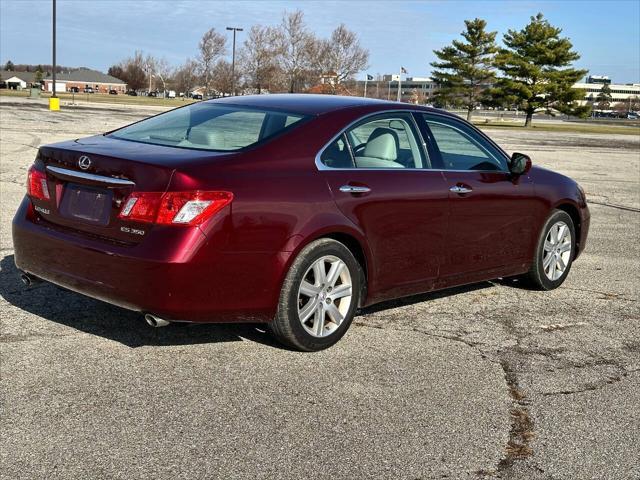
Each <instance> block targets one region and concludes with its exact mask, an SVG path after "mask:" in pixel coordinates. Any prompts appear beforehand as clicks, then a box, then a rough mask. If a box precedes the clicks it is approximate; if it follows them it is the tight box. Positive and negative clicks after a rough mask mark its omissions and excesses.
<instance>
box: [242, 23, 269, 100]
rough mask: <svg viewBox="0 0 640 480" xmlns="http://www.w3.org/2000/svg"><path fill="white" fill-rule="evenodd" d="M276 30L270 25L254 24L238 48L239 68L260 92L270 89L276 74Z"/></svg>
mask: <svg viewBox="0 0 640 480" xmlns="http://www.w3.org/2000/svg"><path fill="white" fill-rule="evenodd" d="M278 49H279V45H278V32H277V31H276V29H274V28H272V27H264V26H262V25H254V26H253V27H251V29H250V30H249V34H248V36H247V39H246V40H245V41H244V45H243V48H242V50H240V54H239V59H240V62H239V63H240V65H241V68H242V69H243V70H244V72H245V77H246V80H247V82H248V83H249V85H251V86H252V87H253V88H255V89H256V90H257V91H258V93H262V89H263V88H265V87H266V88H268V89H269V90H271V89H272V86H273V85H274V84H275V82H276V77H277V75H278V73H279V72H278V70H279V67H278V63H277V60H278V53H279V50H278Z"/></svg>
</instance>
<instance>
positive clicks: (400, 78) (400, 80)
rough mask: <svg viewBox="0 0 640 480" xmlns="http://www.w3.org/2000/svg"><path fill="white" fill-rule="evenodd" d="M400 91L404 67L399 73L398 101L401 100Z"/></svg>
mask: <svg viewBox="0 0 640 480" xmlns="http://www.w3.org/2000/svg"><path fill="white" fill-rule="evenodd" d="M400 92H402V67H400V75H398V102H399V101H400V95H401V93H400Z"/></svg>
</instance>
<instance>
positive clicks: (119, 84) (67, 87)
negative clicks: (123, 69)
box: [43, 68, 127, 93]
mask: <svg viewBox="0 0 640 480" xmlns="http://www.w3.org/2000/svg"><path fill="white" fill-rule="evenodd" d="M43 80H44V89H45V90H46V91H48V92H51V91H53V78H52V77H51V76H50V75H49V76H47V77H45V78H44V79H43ZM76 88H77V89H78V91H80V92H83V91H84V90H85V89H87V88H91V89H93V91H94V92H95V93H109V90H115V91H116V92H118V93H125V92H126V91H127V84H126V83H125V82H123V81H122V80H120V79H119V78H115V77H112V76H111V75H107V74H106V73H102V72H99V71H97V70H89V69H88V68H79V69H78V70H72V71H70V72H63V73H57V74H56V91H57V92H70V91H72V89H76Z"/></svg>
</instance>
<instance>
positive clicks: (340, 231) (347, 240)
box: [280, 224, 373, 304]
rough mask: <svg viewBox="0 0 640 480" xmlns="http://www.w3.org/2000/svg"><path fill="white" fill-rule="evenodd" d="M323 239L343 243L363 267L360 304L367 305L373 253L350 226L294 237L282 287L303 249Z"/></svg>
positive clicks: (336, 226)
mask: <svg viewBox="0 0 640 480" xmlns="http://www.w3.org/2000/svg"><path fill="white" fill-rule="evenodd" d="M322 238H330V239H333V240H336V241H338V242H340V243H342V244H343V245H344V246H346V247H347V248H348V249H349V251H350V252H351V253H352V254H353V256H354V257H355V259H356V260H357V261H358V263H359V264H360V266H361V267H362V272H363V275H364V282H363V289H362V295H361V296H360V303H361V304H364V303H366V299H367V294H368V292H369V290H370V284H371V280H372V278H371V272H372V271H373V268H372V258H373V257H372V253H371V250H370V248H369V245H368V243H367V241H366V238H365V237H364V235H363V234H362V233H361V232H359V231H358V230H356V229H355V228H352V227H350V226H348V225H344V224H335V225H333V226H331V227H325V228H321V229H317V230H314V231H313V232H310V233H307V234H306V235H300V234H299V235H296V236H295V237H292V238H291V239H290V242H289V246H290V247H291V248H290V249H289V255H288V259H287V262H286V264H285V265H284V268H283V273H282V278H281V281H280V285H282V282H283V281H284V277H285V276H286V274H287V272H288V271H289V268H290V267H291V264H292V263H293V261H294V260H295V258H296V257H297V256H298V255H299V254H300V252H301V251H302V249H303V248H305V247H306V246H307V245H309V244H310V243H312V242H314V241H316V240H320V239H322Z"/></svg>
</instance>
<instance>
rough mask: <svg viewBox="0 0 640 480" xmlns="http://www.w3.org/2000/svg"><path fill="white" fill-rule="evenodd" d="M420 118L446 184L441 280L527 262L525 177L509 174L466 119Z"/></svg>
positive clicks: (528, 188) (529, 235)
mask: <svg viewBox="0 0 640 480" xmlns="http://www.w3.org/2000/svg"><path fill="white" fill-rule="evenodd" d="M421 118H422V120H423V121H424V123H423V124H422V125H421V127H423V128H425V136H427V137H428V141H429V142H430V144H431V145H432V147H433V151H434V153H433V154H432V156H433V157H434V158H433V162H434V164H437V166H438V167H439V168H441V169H442V172H443V174H444V178H445V180H446V183H447V188H448V190H449V200H450V204H449V211H450V215H449V226H448V229H447V235H446V251H445V260H444V263H443V265H442V267H441V271H440V273H441V277H442V278H443V279H444V281H445V283H448V284H455V283H463V281H462V280H461V281H456V280H454V279H453V278H455V277H458V276H462V277H464V276H465V275H468V274H472V273H478V272H493V273H494V274H496V275H500V274H501V272H507V271H509V270H512V269H514V268H516V269H517V268H518V267H517V266H518V265H523V264H526V263H527V261H528V260H529V259H528V258H526V256H527V255H528V252H530V251H531V250H530V246H531V242H532V241H533V232H532V225H533V222H532V218H533V216H532V210H531V204H530V198H531V196H532V194H533V185H532V183H531V181H530V179H529V177H528V176H526V175H525V176H520V177H514V176H513V175H511V174H510V173H509V170H508V161H509V159H508V157H507V156H506V154H504V152H502V151H501V150H500V149H499V148H498V147H497V146H495V145H494V144H493V143H492V142H491V141H490V140H489V139H488V138H487V137H485V136H484V135H483V134H482V133H480V132H479V131H477V130H476V129H475V128H474V127H472V126H471V125H469V124H467V123H465V122H463V121H461V120H458V119H456V118H454V117H451V116H448V115H446V116H445V115H439V114H436V113H433V114H431V113H425V114H422V115H421ZM487 275H488V276H490V274H489V273H487ZM447 277H450V279H449V281H447Z"/></svg>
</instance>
